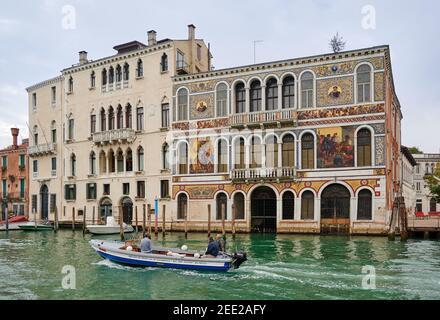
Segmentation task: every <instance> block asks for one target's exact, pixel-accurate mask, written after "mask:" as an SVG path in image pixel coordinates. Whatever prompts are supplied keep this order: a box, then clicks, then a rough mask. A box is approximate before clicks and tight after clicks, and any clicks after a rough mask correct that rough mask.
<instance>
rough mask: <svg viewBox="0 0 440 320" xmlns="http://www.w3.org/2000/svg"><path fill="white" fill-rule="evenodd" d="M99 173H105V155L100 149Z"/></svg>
mask: <svg viewBox="0 0 440 320" xmlns="http://www.w3.org/2000/svg"><path fill="white" fill-rule="evenodd" d="M99 173H100V174H106V173H107V157H106V156H105V152H104V151H101V153H100V154H99Z"/></svg>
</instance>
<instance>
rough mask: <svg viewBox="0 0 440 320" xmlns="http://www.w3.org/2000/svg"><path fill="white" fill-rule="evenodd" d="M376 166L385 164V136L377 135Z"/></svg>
mask: <svg viewBox="0 0 440 320" xmlns="http://www.w3.org/2000/svg"><path fill="white" fill-rule="evenodd" d="M375 149H376V166H384V165H385V137H384V136H380V137H375Z"/></svg>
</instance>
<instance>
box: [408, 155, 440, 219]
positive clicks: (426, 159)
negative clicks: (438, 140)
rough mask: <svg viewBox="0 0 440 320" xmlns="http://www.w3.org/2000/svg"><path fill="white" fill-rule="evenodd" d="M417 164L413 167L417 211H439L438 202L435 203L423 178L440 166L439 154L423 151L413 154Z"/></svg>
mask: <svg viewBox="0 0 440 320" xmlns="http://www.w3.org/2000/svg"><path fill="white" fill-rule="evenodd" d="M413 156H414V159H415V160H416V161H417V165H416V166H415V168H414V185H415V191H416V211H417V212H424V213H429V212H440V204H439V203H436V201H435V199H434V198H433V197H432V196H431V192H430V190H429V188H428V186H427V184H426V182H425V180H424V177H425V176H426V175H430V174H433V173H434V171H435V168H436V167H438V166H440V154H438V153H424V154H414V155H413Z"/></svg>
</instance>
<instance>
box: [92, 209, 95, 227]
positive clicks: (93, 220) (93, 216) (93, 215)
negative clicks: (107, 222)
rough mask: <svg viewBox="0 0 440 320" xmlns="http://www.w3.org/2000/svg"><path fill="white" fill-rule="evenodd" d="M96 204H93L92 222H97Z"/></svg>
mask: <svg viewBox="0 0 440 320" xmlns="http://www.w3.org/2000/svg"><path fill="white" fill-rule="evenodd" d="M95 209H96V208H95V206H93V213H92V224H95Z"/></svg>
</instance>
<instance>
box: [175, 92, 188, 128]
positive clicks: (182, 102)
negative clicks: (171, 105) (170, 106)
mask: <svg viewBox="0 0 440 320" xmlns="http://www.w3.org/2000/svg"><path fill="white" fill-rule="evenodd" d="M185 120H188V90H186V89H184V88H183V89H180V90H179V92H178V93H177V121H185Z"/></svg>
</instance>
